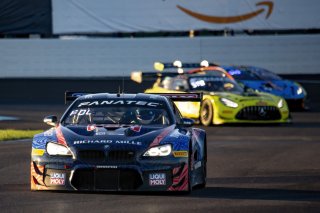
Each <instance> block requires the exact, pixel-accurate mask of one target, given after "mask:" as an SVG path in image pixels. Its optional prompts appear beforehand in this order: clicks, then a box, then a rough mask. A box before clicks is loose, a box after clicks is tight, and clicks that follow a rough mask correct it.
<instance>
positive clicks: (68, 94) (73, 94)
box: [64, 91, 91, 104]
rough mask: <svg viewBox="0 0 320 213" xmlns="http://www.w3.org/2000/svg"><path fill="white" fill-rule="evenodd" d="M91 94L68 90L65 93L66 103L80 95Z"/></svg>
mask: <svg viewBox="0 0 320 213" xmlns="http://www.w3.org/2000/svg"><path fill="white" fill-rule="evenodd" d="M89 94H91V93H86V92H69V91H66V92H65V94H64V103H65V104H67V103H69V102H72V101H74V100H76V99H77V98H78V97H80V96H83V95H89Z"/></svg>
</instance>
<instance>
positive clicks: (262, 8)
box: [177, 1, 274, 24]
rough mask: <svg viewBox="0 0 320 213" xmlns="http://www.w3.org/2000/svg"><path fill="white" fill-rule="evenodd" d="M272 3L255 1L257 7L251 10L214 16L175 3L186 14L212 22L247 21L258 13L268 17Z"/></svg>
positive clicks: (230, 22) (271, 9) (231, 22)
mask: <svg viewBox="0 0 320 213" xmlns="http://www.w3.org/2000/svg"><path fill="white" fill-rule="evenodd" d="M273 6H274V3H273V2H272V1H262V2H258V3H256V7H257V9H256V10H254V11H251V12H247V13H244V14H239V15H235V16H215V15H211V14H202V13H200V12H195V11H192V10H190V9H187V8H185V7H182V6H180V5H177V8H178V9H179V10H181V11H182V12H184V13H186V14H187V15H189V16H191V17H193V18H195V19H198V20H201V21H204V22H209V23H213V24H233V23H238V22H242V21H247V20H249V19H253V18H255V17H256V16H259V15H260V14H263V13H266V16H265V17H266V19H268V18H269V17H270V15H271V14H272V11H273Z"/></svg>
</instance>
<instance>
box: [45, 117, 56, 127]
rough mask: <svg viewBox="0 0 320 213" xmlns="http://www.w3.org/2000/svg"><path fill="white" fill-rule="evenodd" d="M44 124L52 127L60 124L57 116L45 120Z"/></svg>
mask: <svg viewBox="0 0 320 213" xmlns="http://www.w3.org/2000/svg"><path fill="white" fill-rule="evenodd" d="M43 122H44V123H46V124H48V125H50V126H56V125H57V123H58V118H57V116H55V115H49V116H46V117H45V118H44V119H43Z"/></svg>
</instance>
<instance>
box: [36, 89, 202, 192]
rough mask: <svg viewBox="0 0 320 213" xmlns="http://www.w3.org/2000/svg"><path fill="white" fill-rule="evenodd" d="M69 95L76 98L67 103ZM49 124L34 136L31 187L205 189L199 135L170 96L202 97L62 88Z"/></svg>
mask: <svg viewBox="0 0 320 213" xmlns="http://www.w3.org/2000/svg"><path fill="white" fill-rule="evenodd" d="M74 99H75V100H74ZM66 100H67V101H70V100H73V103H72V104H71V105H70V106H69V107H68V109H67V110H66V112H65V113H64V114H63V116H62V117H61V119H60V121H58V119H57V116H53V115H51V116H47V117H45V118H44V122H45V123H47V124H49V125H52V126H53V127H52V128H51V129H49V130H47V131H45V132H43V133H41V134H37V135H35V136H34V138H33V141H32V152H31V190H69V191H178V192H190V191H191V190H192V188H193V187H194V186H196V185H197V186H199V187H200V188H201V187H205V184H206V163H207V147H206V133H205V131H204V130H202V129H199V128H193V127H192V124H193V121H192V120H191V119H187V118H183V117H181V115H180V112H179V110H178V109H177V108H176V106H175V105H174V103H173V101H176V100H179V101H200V100H201V94H195V93H190V94H180V95H179V94H178V95H177V94H164V95H153V94H143V93H141V94H108V93H97V94H86V93H73V92H68V93H66Z"/></svg>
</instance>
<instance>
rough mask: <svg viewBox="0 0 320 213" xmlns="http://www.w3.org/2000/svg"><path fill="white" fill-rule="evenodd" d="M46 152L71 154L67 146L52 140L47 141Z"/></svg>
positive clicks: (50, 153)
mask: <svg viewBox="0 0 320 213" xmlns="http://www.w3.org/2000/svg"><path fill="white" fill-rule="evenodd" d="M47 153H48V154H49V155H64V156H72V154H71V151H70V150H69V149H68V147H66V146H63V145H60V144H57V143H52V142H49V143H47Z"/></svg>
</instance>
